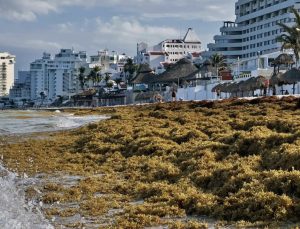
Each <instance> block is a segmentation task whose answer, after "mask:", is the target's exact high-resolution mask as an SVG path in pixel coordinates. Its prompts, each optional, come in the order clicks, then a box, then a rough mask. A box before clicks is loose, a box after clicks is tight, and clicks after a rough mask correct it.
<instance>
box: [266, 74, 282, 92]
mask: <svg viewBox="0 0 300 229" xmlns="http://www.w3.org/2000/svg"><path fill="white" fill-rule="evenodd" d="M282 75H283V74H282V73H281V72H279V73H274V74H273V75H272V76H271V79H270V80H269V85H270V87H272V89H273V95H276V85H279V84H282V83H283V80H282Z"/></svg>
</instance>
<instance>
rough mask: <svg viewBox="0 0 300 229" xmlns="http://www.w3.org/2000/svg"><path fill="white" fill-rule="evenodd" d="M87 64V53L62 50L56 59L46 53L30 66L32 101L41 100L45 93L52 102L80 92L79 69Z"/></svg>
mask: <svg viewBox="0 0 300 229" xmlns="http://www.w3.org/2000/svg"><path fill="white" fill-rule="evenodd" d="M86 64H87V55H86V52H78V53H75V52H74V50H72V49H61V50H60V53H58V54H56V55H55V58H54V59H52V58H51V55H50V54H48V53H44V54H43V57H42V58H41V59H38V60H35V61H34V62H32V63H31V64H30V75H31V99H32V100H37V99H40V97H41V93H42V92H43V93H44V94H45V95H46V98H47V100H49V101H50V102H51V101H54V100H55V99H56V98H57V97H58V96H70V95H72V94H74V93H76V92H78V90H79V83H78V74H79V72H78V69H79V68H80V67H81V66H85V65H86Z"/></svg>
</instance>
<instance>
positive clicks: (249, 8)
mask: <svg viewBox="0 0 300 229" xmlns="http://www.w3.org/2000/svg"><path fill="white" fill-rule="evenodd" d="M286 1H287V0H277V1H274V2H272V1H266V2H264V1H263V2H262V1H257V0H254V1H252V2H248V3H246V4H241V5H237V6H236V14H239V15H240V16H244V15H248V14H251V13H255V12H257V11H259V10H263V9H266V8H269V7H272V6H275V5H278V4H280V3H282V2H286Z"/></svg>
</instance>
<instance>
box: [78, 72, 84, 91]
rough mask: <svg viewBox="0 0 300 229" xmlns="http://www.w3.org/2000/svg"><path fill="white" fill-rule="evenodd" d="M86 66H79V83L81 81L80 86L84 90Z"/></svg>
mask: <svg viewBox="0 0 300 229" xmlns="http://www.w3.org/2000/svg"><path fill="white" fill-rule="evenodd" d="M84 72H85V67H80V68H79V83H80V87H81V89H82V90H83V89H84V83H85V75H84Z"/></svg>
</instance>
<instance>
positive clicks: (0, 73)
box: [0, 52, 16, 97]
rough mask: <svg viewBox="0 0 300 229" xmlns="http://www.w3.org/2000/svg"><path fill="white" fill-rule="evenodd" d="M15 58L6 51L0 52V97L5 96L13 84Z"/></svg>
mask: <svg viewBox="0 0 300 229" xmlns="http://www.w3.org/2000/svg"><path fill="white" fill-rule="evenodd" d="M15 59H16V57H15V56H13V55H11V54H9V53H7V52H0V97H1V96H7V95H8V94H9V89H10V88H11V87H12V86H13V83H14V78H15V76H14V74H15V71H14V69H15Z"/></svg>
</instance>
